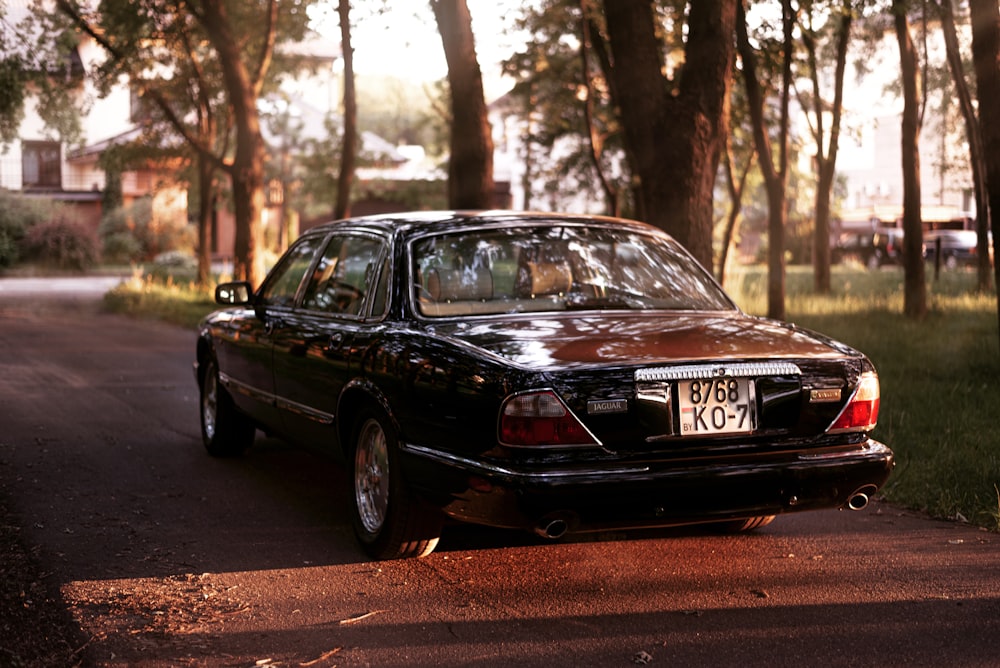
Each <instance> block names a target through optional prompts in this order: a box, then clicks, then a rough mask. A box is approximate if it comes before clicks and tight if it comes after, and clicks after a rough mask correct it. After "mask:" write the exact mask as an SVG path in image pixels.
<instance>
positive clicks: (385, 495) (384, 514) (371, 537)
mask: <svg viewBox="0 0 1000 668" xmlns="http://www.w3.org/2000/svg"><path fill="white" fill-rule="evenodd" d="M351 442H352V444H353V448H354V451H353V456H352V457H351V459H350V461H351V462H352V470H351V478H352V481H353V490H352V494H351V502H352V508H353V511H354V512H353V513H352V516H351V519H352V522H353V524H354V532H355V534H357V536H358V540H359V541H360V542H361V544H362V546H363V547H364V549H365V551H366V552H367V553H368V554H369V555H370V556H371V557H373V558H375V559H399V558H406V557H423V556H426V555H428V554H430V553H431V552H432V551H433V550H434V548H435V547H437V543H438V539H439V538H440V537H441V529H442V525H443V522H442V518H441V514H440V512H439V511H438V510H436V509H434V508H431V507H429V506H428V505H427V503H426V502H424V501H423V500H421V499H420V498H419V497H417V496H416V495H415V494H414V493H413V492H412V491H411V490H410V489H409V487H408V486H407V484H406V481H405V480H404V479H403V476H402V472H401V470H400V468H401V467H400V464H399V447H398V444H397V440H396V436H395V433H394V432H393V430H392V428H391V426H390V424H389V421H388V419H387V418H385V417H384V416H383V415H381V414H380V413H377V412H375V411H373V410H364V411H362V412H361V414H360V415H359V416H358V419H357V421H356V422H355V427H354V433H353V438H352V439H351Z"/></svg>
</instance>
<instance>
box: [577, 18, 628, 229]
mask: <svg viewBox="0 0 1000 668" xmlns="http://www.w3.org/2000/svg"><path fill="white" fill-rule="evenodd" d="M588 1H589V0H580V14H581V17H582V18H581V19H580V33H581V35H580V37H581V39H580V70H581V77H580V78H581V79H582V81H581V82H580V83H581V84H582V85H583V88H584V90H585V91H586V99H584V100H583V116H584V120H585V122H586V124H587V149H588V150H587V157H589V158H590V163H591V164H592V165H593V167H594V172H595V173H596V174H597V179H598V181H600V184H601V192H602V193H604V201H605V211H606V212H607V214H608V215H610V216H617V215H619V214H620V213H621V207H620V206H619V197H618V192H617V191H616V190H615V189H614V188H613V187H612V186H611V182H610V181H608V177H607V175H605V173H604V168H603V167H602V166H601V154H602V152H603V150H602V147H603V144H604V142H603V140H602V139H601V138H600V137H599V136H598V130H597V127H595V126H594V122H593V119H594V87H593V85H592V84H593V82H592V81H591V77H590V55H589V54H590V51H591V49H592V46H591V40H590V27H591V26H590V21H588V20H587V2H588Z"/></svg>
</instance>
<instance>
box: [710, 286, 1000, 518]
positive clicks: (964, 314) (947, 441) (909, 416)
mask: <svg viewBox="0 0 1000 668" xmlns="http://www.w3.org/2000/svg"><path fill="white" fill-rule="evenodd" d="M902 282H903V275H902V272H901V271H900V270H899V269H896V268H892V269H883V270H881V271H876V272H867V271H864V270H861V269H851V268H844V267H838V268H836V270H835V274H834V293H833V294H832V295H831V296H818V295H815V294H812V293H811V285H812V273H811V269H809V268H808V267H806V268H802V267H793V268H790V269H789V271H788V275H787V294H788V298H787V301H786V309H787V318H788V320H790V321H792V322H795V323H796V324H799V325H801V326H803V327H808V328H810V329H814V330H817V331H820V332H823V333H824V334H828V335H830V336H833V337H834V338H836V339H839V340H841V341H843V342H845V343H847V344H849V345H851V346H854V347H856V348H858V349H859V350H862V351H863V352H865V354H867V355H868V356H869V357H870V358H871V359H872V361H873V362H874V363H875V366H876V367H877V368H878V370H879V377H880V380H881V385H882V405H881V412H880V417H879V424H878V427H877V428H876V429H875V433H874V436H875V438H877V439H878V440H881V441H883V442H885V443H887V444H888V445H889V446H890V447H892V449H893V450H894V451H895V453H896V458H897V465H896V470H895V471H894V472H893V475H892V478H890V480H889V483H888V485H887V486H886V488H885V489H884V490H882V494H883V496H884V497H885V498H887V499H889V500H891V501H893V502H895V503H899V504H901V505H904V506H907V507H910V508H915V509H918V510H922V511H924V512H927V513H929V514H931V515H934V516H936V517H946V518H953V519H965V520H967V521H969V522H972V523H974V524H976V525H979V526H983V527H986V528H989V529H992V530H1000V491H998V485H1000V428H998V426H997V417H998V416H1000V334H998V326H997V303H996V296H995V295H994V294H992V293H991V294H988V295H979V294H974V293H973V288H974V287H975V275H974V274H973V273H971V272H965V271H952V272H943V273H942V274H941V277H940V279H939V280H937V281H929V282H928V299H929V303H930V306H931V311H930V314H929V315H928V317H927V319H926V320H924V321H921V322H916V321H913V320H911V319H908V318H905V317H904V316H903V315H902V311H903V293H902ZM729 291H730V293H731V294H732V295H733V297H734V299H736V301H737V302H738V303H739V304H740V305H741V307H742V308H744V309H745V310H747V311H748V312H751V313H758V314H760V313H764V312H766V310H767V306H766V275H765V274H764V271H763V270H761V269H756V268H751V269H746V270H744V271H743V272H742V273H741V274H739V275H737V276H736V277H735V278H734V281H733V285H732V286H730V288H729Z"/></svg>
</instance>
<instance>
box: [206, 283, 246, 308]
mask: <svg viewBox="0 0 1000 668" xmlns="http://www.w3.org/2000/svg"><path fill="white" fill-rule="evenodd" d="M251 294H253V293H252V290H251V287H250V284H249V283H248V282H246V281H233V282H231V283H220V284H219V285H217V286H215V303H216V304H222V305H223V306H242V305H243V304H249V303H250V295H251Z"/></svg>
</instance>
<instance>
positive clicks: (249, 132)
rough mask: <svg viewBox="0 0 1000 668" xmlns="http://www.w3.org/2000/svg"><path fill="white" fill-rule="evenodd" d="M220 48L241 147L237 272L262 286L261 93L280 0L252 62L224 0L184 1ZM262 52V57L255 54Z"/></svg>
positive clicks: (234, 172)
mask: <svg viewBox="0 0 1000 668" xmlns="http://www.w3.org/2000/svg"><path fill="white" fill-rule="evenodd" d="M184 2H185V4H186V5H187V7H188V10H189V11H190V12H191V14H192V15H194V16H195V17H196V18H197V19H198V21H199V23H201V25H202V27H203V28H204V29H205V32H206V33H207V34H208V38H209V40H210V41H211V43H212V46H213V47H214V48H215V51H216V53H218V56H219V64H220V66H221V68H222V80H223V82H224V83H225V87H226V93H227V97H228V98H229V104H230V107H231V108H232V112H233V119H234V124H235V128H236V142H235V152H234V154H233V160H232V163H231V164H230V165H229V175H230V179H231V183H232V188H233V212H234V215H235V218H236V240H235V249H234V256H235V257H234V259H233V274H234V276H235V277H237V278H242V279H244V280H247V281H250V283H251V284H253V285H256V284H257V283H259V282H260V280H261V279H262V278H263V277H264V265H263V259H262V256H261V255H260V252H259V251H260V219H261V213H262V212H263V210H264V158H265V154H264V138H263V136H262V135H261V133H260V116H259V114H258V112H257V98H258V97H260V92H261V89H262V87H263V85H264V77H265V76H266V75H267V70H268V68H269V67H270V65H271V58H272V56H273V54H274V44H275V38H276V29H277V18H278V2H277V0H268V2H267V5H266V7H265V8H264V12H263V14H264V15H263V22H262V28H261V30H262V32H261V37H262V40H261V42H260V45H259V49H258V51H257V52H256V54H251V56H250V58H251V62H250V63H248V62H246V61H244V49H243V43H242V39H240V38H239V36H238V33H237V32H236V29H235V27H234V25H233V23H232V21H231V19H230V15H229V10H228V8H227V7H226V4H225V2H223V0H184ZM254 56H256V58H254Z"/></svg>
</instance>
